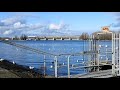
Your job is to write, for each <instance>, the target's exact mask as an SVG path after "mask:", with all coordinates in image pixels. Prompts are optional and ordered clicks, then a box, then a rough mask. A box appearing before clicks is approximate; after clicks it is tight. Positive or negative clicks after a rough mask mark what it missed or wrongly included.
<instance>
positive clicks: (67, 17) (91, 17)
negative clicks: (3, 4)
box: [0, 12, 116, 33]
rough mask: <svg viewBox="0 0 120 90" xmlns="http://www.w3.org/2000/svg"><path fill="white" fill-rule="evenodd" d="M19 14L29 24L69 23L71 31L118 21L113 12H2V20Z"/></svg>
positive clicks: (96, 28)
mask: <svg viewBox="0 0 120 90" xmlns="http://www.w3.org/2000/svg"><path fill="white" fill-rule="evenodd" d="M18 15H20V16H23V18H22V19H24V20H25V21H26V23H25V24H27V25H30V24H33V25H34V24H37V23H39V24H41V25H42V24H44V25H50V24H52V25H51V27H55V25H56V26H58V25H60V23H61V26H62V25H63V24H64V25H68V26H67V28H68V29H69V30H70V31H71V32H80V33H82V32H88V33H92V32H95V31H99V30H100V28H101V26H106V25H109V24H111V23H115V22H116V15H114V13H112V12H111V13H110V12H0V21H2V20H5V19H8V18H11V17H15V16H18ZM24 16H25V17H24ZM15 23H16V22H15ZM20 24H21V23H20ZM0 27H1V26H0ZM58 29H61V28H58ZM112 29H113V28H112ZM31 31H32V30H31ZM32 32H33V31H32ZM34 32H35V31H34Z"/></svg>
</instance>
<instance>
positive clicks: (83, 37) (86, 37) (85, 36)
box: [80, 33, 89, 40]
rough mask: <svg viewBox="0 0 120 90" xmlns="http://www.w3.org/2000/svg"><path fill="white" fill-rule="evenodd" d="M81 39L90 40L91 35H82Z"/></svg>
mask: <svg viewBox="0 0 120 90" xmlns="http://www.w3.org/2000/svg"><path fill="white" fill-rule="evenodd" d="M80 39H82V40H87V39H89V34H88V33H82V35H81V36H80Z"/></svg>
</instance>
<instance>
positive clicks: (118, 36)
mask: <svg viewBox="0 0 120 90" xmlns="http://www.w3.org/2000/svg"><path fill="white" fill-rule="evenodd" d="M112 75H113V76H120V33H117V32H115V33H113V34H112Z"/></svg>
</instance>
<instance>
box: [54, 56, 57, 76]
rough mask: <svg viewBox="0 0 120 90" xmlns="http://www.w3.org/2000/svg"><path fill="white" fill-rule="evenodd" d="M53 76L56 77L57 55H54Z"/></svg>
mask: <svg viewBox="0 0 120 90" xmlns="http://www.w3.org/2000/svg"><path fill="white" fill-rule="evenodd" d="M54 66H55V77H56V78H57V56H55V57H54Z"/></svg>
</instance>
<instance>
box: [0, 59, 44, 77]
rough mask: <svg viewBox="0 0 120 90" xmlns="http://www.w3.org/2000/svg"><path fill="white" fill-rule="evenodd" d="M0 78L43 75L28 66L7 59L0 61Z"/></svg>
mask: <svg viewBox="0 0 120 90" xmlns="http://www.w3.org/2000/svg"><path fill="white" fill-rule="evenodd" d="M0 78H44V76H43V75H42V74H40V73H38V72H36V71H34V70H33V69H29V67H24V66H22V65H18V64H13V63H11V62H9V61H8V60H1V61H0Z"/></svg>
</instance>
